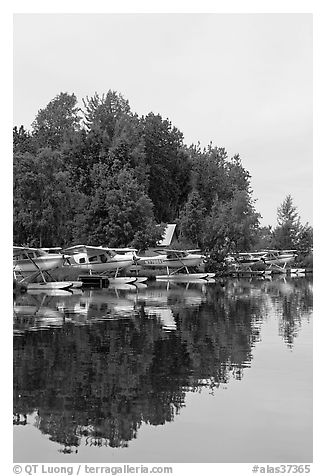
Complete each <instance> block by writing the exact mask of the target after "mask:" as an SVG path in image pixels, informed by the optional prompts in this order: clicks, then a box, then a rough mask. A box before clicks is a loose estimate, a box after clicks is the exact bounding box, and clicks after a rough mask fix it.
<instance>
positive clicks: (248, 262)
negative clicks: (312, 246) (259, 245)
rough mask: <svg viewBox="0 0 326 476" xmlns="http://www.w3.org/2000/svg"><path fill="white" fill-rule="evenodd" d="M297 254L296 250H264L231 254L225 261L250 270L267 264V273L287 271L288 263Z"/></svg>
mask: <svg viewBox="0 0 326 476" xmlns="http://www.w3.org/2000/svg"><path fill="white" fill-rule="evenodd" d="M296 256H297V253H296V250H262V251H253V252H248V253H234V254H230V255H228V256H227V257H226V259H225V261H226V263H227V264H229V265H233V266H235V267H237V268H240V269H244V270H246V269H247V270H249V271H251V270H252V268H254V267H255V266H257V265H259V266H265V273H266V271H267V272H268V271H274V272H275V271H279V272H286V265H287V264H288V263H289V262H290V261H293V260H294V259H295V257H296Z"/></svg>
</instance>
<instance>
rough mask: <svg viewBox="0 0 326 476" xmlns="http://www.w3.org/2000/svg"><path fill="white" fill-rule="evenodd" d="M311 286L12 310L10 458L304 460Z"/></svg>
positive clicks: (132, 293) (108, 298)
mask: <svg viewBox="0 0 326 476" xmlns="http://www.w3.org/2000/svg"><path fill="white" fill-rule="evenodd" d="M312 294H313V291H312V279H311V278H307V277H302V278H301V277H295V278H293V279H291V278H278V279H274V278H273V279H272V280H245V279H243V280H236V279H234V280H232V279H231V280H228V281H226V282H225V283H222V284H221V283H217V284H206V285H205V284H196V283H188V284H181V283H180V284H170V285H168V284H167V283H150V284H148V286H146V285H143V286H141V287H138V288H135V287H134V286H129V287H128V286H126V287H125V288H124V289H122V288H121V289H119V288H113V289H111V288H108V289H103V290H87V291H84V292H81V291H79V292H78V293H74V294H70V293H62V295H55V296H49V295H44V294H24V295H21V296H19V297H18V298H17V299H16V301H15V303H14V326H13V328H14V330H13V332H14V344H13V355H14V374H13V375H14V382H13V384H14V403H13V407H14V462H26V463H29V462H34V463H35V462H39V463H42V462H44V463H49V462H52V463H55V462H56V463H58V462H65V463H73V462H83V463H86V462H106V463H115V462H117V463H120V462H144V463H147V462H148V463H150V462H160V463H163V462H171V463H188V462H196V463H209V462H211V463H222V462H225V463H237V462H243V463H246V462H255V463H259V462H270V463H273V462H295V463H309V462H311V461H312V457H313V455H312V333H313V326H312Z"/></svg>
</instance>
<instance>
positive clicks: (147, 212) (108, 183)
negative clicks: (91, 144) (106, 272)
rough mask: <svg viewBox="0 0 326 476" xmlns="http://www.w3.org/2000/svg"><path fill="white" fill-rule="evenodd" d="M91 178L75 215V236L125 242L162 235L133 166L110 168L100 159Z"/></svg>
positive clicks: (100, 241) (151, 239) (104, 242)
mask: <svg viewBox="0 0 326 476" xmlns="http://www.w3.org/2000/svg"><path fill="white" fill-rule="evenodd" d="M90 179H91V184H92V189H93V194H92V195H91V196H90V197H88V198H87V199H86V204H85V209H84V213H83V214H79V215H78V217H77V219H76V226H75V239H77V240H80V239H81V238H82V240H85V241H86V242H91V243H92V244H95V245H96V244H98V245H107V246H128V245H132V244H135V243H136V242H137V244H139V245H140V244H141V243H140V242H142V243H143V242H144V241H147V242H150V243H152V242H155V241H156V240H157V239H159V238H161V236H162V235H161V233H160V232H159V230H157V228H156V226H155V225H156V224H155V221H154V213H153V203H152V202H151V200H150V199H149V198H148V196H147V195H146V193H145V192H144V189H143V187H142V186H141V185H139V183H138V181H137V179H136V178H135V177H134V174H133V171H132V170H129V169H122V170H120V169H118V170H116V171H113V170H112V169H111V168H110V167H109V166H108V165H107V164H101V163H99V164H95V165H94V166H93V169H92V171H91V177H90Z"/></svg>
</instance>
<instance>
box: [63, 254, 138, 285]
mask: <svg viewBox="0 0 326 476" xmlns="http://www.w3.org/2000/svg"><path fill="white" fill-rule="evenodd" d="M135 252H136V249H133V248H106V247H103V246H88V245H76V246H72V247H70V248H66V249H65V250H64V253H65V255H66V258H67V260H66V261H67V264H68V265H70V266H72V267H75V268H79V269H81V270H85V271H88V272H89V274H90V275H92V274H93V273H97V274H100V275H103V274H104V273H114V278H112V279H110V284H111V283H112V284H113V283H114V282H120V283H121V282H124V283H133V282H143V281H146V279H147V278H140V277H119V278H118V273H119V272H120V271H121V270H123V269H127V268H129V267H130V266H131V265H132V264H134V262H135V261H136V260H137V258H136V255H135ZM67 255H69V257H67Z"/></svg>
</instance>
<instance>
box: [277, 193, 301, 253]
mask: <svg viewBox="0 0 326 476" xmlns="http://www.w3.org/2000/svg"><path fill="white" fill-rule="evenodd" d="M277 223H278V226H277V227H276V228H275V230H274V245H275V247H276V248H279V249H296V247H297V244H298V236H299V233H300V217H299V215H298V212H297V208H296V207H295V206H294V204H293V199H292V197H291V195H287V196H286V197H285V199H284V201H283V202H282V203H281V205H280V206H279V207H278V209H277Z"/></svg>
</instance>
